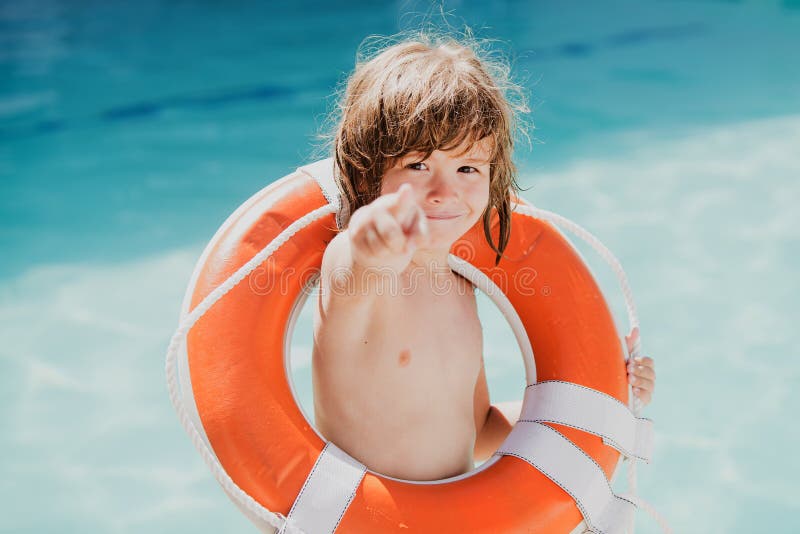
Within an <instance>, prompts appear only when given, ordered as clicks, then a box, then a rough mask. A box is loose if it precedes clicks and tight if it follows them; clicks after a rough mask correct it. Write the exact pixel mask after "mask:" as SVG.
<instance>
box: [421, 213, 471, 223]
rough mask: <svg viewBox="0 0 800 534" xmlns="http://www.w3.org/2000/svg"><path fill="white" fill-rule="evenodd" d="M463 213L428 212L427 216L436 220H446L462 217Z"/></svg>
mask: <svg viewBox="0 0 800 534" xmlns="http://www.w3.org/2000/svg"><path fill="white" fill-rule="evenodd" d="M462 215H463V213H427V214H426V216H427V218H428V219H431V220H434V221H446V220H449V219H457V218H459V217H461V216H462Z"/></svg>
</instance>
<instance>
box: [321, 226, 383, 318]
mask: <svg viewBox="0 0 800 534" xmlns="http://www.w3.org/2000/svg"><path fill="white" fill-rule="evenodd" d="M363 278H364V276H363V273H361V272H360V268H359V266H357V265H356V264H355V263H354V262H353V255H352V252H351V247H350V236H349V234H348V232H347V230H344V231H342V232H340V233H338V234H336V236H334V238H333V239H332V240H331V242H330V243H328V246H327V247H326V249H325V252H324V253H323V255H322V266H321V269H320V288H321V292H320V297H321V300H320V305H321V311H322V312H325V313H327V312H334V311H335V312H336V314H339V315H341V314H344V313H347V314H348V315H350V316H351V318H354V317H353V314H355V315H357V316H362V315H364V314H368V313H370V312H371V310H372V308H373V307H374V304H375V299H374V298H371V297H373V296H372V295H371V294H370V292H369V291H366V290H365V288H364V287H361V286H362V284H361V283H360V281H361V280H362V279H363ZM362 318H363V317H362Z"/></svg>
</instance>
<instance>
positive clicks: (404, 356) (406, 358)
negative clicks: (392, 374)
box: [397, 349, 411, 367]
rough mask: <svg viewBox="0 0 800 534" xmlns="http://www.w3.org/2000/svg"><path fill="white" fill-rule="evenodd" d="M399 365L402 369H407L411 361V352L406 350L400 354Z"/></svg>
mask: <svg viewBox="0 0 800 534" xmlns="http://www.w3.org/2000/svg"><path fill="white" fill-rule="evenodd" d="M397 361H398V363H399V364H400V367H405V366H407V365H408V362H410V361H411V351H410V350H408V349H406V350H404V351H401V352H400V357H399V358H398V360H397Z"/></svg>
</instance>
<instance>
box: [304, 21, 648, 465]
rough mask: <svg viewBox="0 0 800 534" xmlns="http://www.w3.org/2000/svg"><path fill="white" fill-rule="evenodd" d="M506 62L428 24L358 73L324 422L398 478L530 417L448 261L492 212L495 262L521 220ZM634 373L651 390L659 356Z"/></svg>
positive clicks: (349, 108) (330, 250)
mask: <svg viewBox="0 0 800 534" xmlns="http://www.w3.org/2000/svg"><path fill="white" fill-rule="evenodd" d="M506 72H507V70H506V69H503V68H502V65H501V66H499V67H498V65H497V64H495V63H492V62H489V61H485V60H484V61H482V60H480V59H478V57H477V56H476V52H475V51H474V50H473V48H472V47H471V46H470V45H465V44H461V43H459V42H457V41H454V40H452V39H448V40H439V41H436V42H433V41H432V40H431V39H430V38H428V37H426V36H424V35H423V36H421V37H420V39H419V40H409V41H405V42H400V43H399V44H396V45H394V46H391V47H389V48H387V49H385V50H384V51H383V52H381V53H380V54H379V55H377V56H376V57H374V58H373V59H371V60H370V61H368V62H365V63H361V64H358V65H357V68H356V70H355V72H354V73H353V75H352V76H351V78H350V79H349V81H348V85H347V89H346V93H345V95H344V99H343V102H342V116H341V121H340V123H339V125H338V129H337V132H336V135H335V140H334V144H335V146H334V153H335V161H336V164H337V174H339V176H337V180H338V182H339V186H340V188H341V190H342V191H343V193H344V194H345V196H346V197H347V200H348V202H349V204H350V208H351V213H352V216H351V218H350V221H349V224H348V226H347V228H346V229H345V230H344V231H342V232H341V233H339V234H337V235H336V237H335V238H334V239H333V240H332V241H331V243H330V244H329V245H328V247H327V249H326V251H325V254H324V257H323V260H322V270H321V278H320V283H321V287H320V288H321V291H320V293H319V297H320V300H319V304H318V306H316V307H315V315H314V350H313V357H312V363H313V369H312V372H313V375H312V376H313V387H314V411H315V424H316V427H317V428H318V429H319V431H320V432H321V433H322V435H324V436H325V437H326V439H328V440H330V441H333V442H334V443H336V445H337V446H338V447H340V448H341V449H343V450H344V451H346V452H347V453H348V454H350V455H351V456H353V457H354V458H356V459H357V460H359V461H360V462H362V463H363V464H365V465H366V466H367V467H368V468H369V469H371V470H373V471H376V472H378V473H381V474H384V475H388V476H392V477H396V478H401V479H408V480H438V479H442V478H447V477H451V476H456V475H459V474H462V473H465V472H468V471H470V470H471V469H473V468H474V463H473V462H474V461H475V460H478V461H482V460H485V459H486V458H488V457H490V456H491V455H492V454H493V453H494V451H495V450H496V449H497V448H498V447H499V445H500V444H501V443H502V442H503V440H504V439H505V438H506V436H507V435H508V433H509V432H510V431H511V428H512V427H513V425H514V423H515V422H516V420H517V418H518V417H519V412H520V407H521V402H517V403H505V404H504V405H503V406H492V405H490V403H489V394H488V390H487V384H486V374H485V370H484V362H483V357H482V343H483V340H482V332H481V324H480V322H479V320H478V314H477V308H476V302H475V293H474V287H473V286H472V285H471V284H470V282H468V281H467V280H466V279H464V278H462V277H460V276H459V275H457V274H455V273H453V272H452V271H451V270H450V269H449V267H448V263H447V257H448V254H449V251H450V248H451V246H452V245H453V243H454V242H455V241H456V240H458V239H459V237H461V236H462V235H463V234H464V233H465V232H466V231H467V230H468V229H470V228H471V227H472V226H473V225H474V224H475V223H477V222H478V221H483V227H484V229H485V234H486V237H487V240H488V241H489V243H490V245H491V247H492V249H493V250H494V251H495V252H497V260H496V261H500V260H501V258H502V253H503V250H504V249H505V247H506V244H507V243H508V235H509V232H510V231H513V229H511V228H510V209H511V206H510V197H509V190H510V189H513V190H515V191H516V190H517V187H516V183H515V173H516V170H515V167H514V165H513V163H512V162H511V152H512V146H513V141H512V138H513V133H514V132H513V126H514V124H515V111H516V110H515V108H514V106H513V105H512V104H511V103H510V101H509V99H507V98H506V94H505V92H507V91H509V90H514V89H515V88H516V86H514V85H512V84H510V83H509V82H508V80H507V79H505V73H506ZM523 108H524V105H523V106H518V109H520V110H522V109H523ZM493 211H494V212H496V213H497V215H498V216H499V220H500V231H499V237H498V242H497V243H495V242H494V238H493V236H492V235H491V232H489V228H490V227H489V220H490V218H489V217H490V215H491V214H492V212H493ZM633 375H634V376H635V377H636V382H634V384H635V385H636V386H638V388H637V390H635V391H636V393H637V394H638V395H639V396H640V397H641V398H642V400H643V402H649V400H650V396H651V395H652V392H653V388H654V379H655V374H654V369H653V363H652V360H650V359H649V358H645V359H643V361H642V362H641V365H639V366H637V367H636V368H635V369H633Z"/></svg>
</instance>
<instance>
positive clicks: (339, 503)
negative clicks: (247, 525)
mask: <svg viewBox="0 0 800 534" xmlns="http://www.w3.org/2000/svg"><path fill="white" fill-rule="evenodd" d="M366 472H367V468H366V467H365V466H364V464H362V463H360V462H359V461H357V460H355V459H354V458H353V457H352V456H350V455H349V454H347V453H346V452H344V451H343V450H341V449H340V448H339V447H337V446H336V445H334V444H333V442H331V441H329V442H327V443H326V444H325V448H323V449H322V452H321V453H320V455H319V456H318V457H317V461H316V463H314V467H313V468H312V469H311V472H310V473H309V474H308V477H307V478H306V481H305V483H303V487H302V488H300V493H298V495H297V499H295V501H294V504H293V505H292V508H291V510H289V514H288V515H287V516H286V522H285V523H284V526H283V527H282V528H281V530H280V531H278V534H284V533H285V532H286V527H287V525H288V524H292V525H293V526H294V527H295V528H299V529H300V530H302V531H304V532H308V533H314V534H316V533H320V534H328V533H332V532H334V531H335V530H336V527H337V526H339V522H340V521H341V520H342V516H344V513H345V512H346V511H347V508H348V506H350V502H351V501H352V500H353V497H354V496H355V494H356V490H358V486H359V485H360V484H361V479H363V478H364V473H366Z"/></svg>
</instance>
